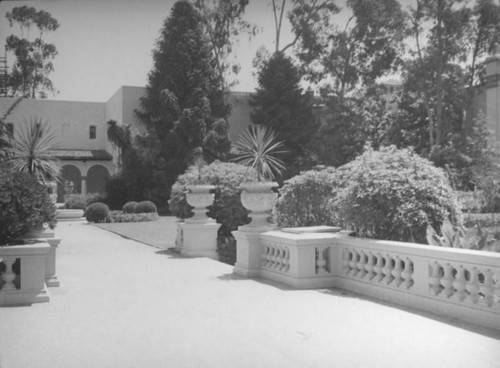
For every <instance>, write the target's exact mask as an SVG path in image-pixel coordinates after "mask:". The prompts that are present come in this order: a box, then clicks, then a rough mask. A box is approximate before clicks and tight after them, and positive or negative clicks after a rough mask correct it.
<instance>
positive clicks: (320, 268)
mask: <svg viewBox="0 0 500 368" xmlns="http://www.w3.org/2000/svg"><path fill="white" fill-rule="evenodd" d="M326 249H327V248H324V247H318V248H316V257H317V258H316V259H317V260H316V273H317V274H318V275H324V274H327V273H328V271H327V270H326V259H325V254H324V252H325V250H326Z"/></svg>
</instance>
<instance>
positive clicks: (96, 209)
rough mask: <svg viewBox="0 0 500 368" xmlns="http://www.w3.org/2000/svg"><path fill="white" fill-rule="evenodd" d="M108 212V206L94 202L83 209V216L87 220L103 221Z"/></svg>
mask: <svg viewBox="0 0 500 368" xmlns="http://www.w3.org/2000/svg"><path fill="white" fill-rule="evenodd" d="M108 213H109V207H108V206H107V205H105V204H104V203H102V202H95V203H92V204H91V205H90V206H88V207H87V208H86V209H85V218H86V219H87V221H88V222H104V221H105V220H106V216H108Z"/></svg>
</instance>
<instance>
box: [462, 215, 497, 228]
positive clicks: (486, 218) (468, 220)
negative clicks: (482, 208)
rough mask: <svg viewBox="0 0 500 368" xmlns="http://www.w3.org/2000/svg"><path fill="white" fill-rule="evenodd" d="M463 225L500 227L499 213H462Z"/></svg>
mask: <svg viewBox="0 0 500 368" xmlns="http://www.w3.org/2000/svg"><path fill="white" fill-rule="evenodd" d="M463 223H464V226H468V227H471V226H474V225H476V224H479V225H480V226H481V227H483V228H484V227H500V213H464V214H463Z"/></svg>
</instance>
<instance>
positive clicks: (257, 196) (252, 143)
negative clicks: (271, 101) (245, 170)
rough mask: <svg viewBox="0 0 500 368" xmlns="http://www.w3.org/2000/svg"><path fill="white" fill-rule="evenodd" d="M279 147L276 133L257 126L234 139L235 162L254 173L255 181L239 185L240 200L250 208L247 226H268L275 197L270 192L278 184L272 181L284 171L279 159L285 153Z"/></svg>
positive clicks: (274, 194) (279, 143) (281, 145)
mask: <svg viewBox="0 0 500 368" xmlns="http://www.w3.org/2000/svg"><path fill="white" fill-rule="evenodd" d="M282 148H283V142H281V141H278V140H277V136H276V134H275V132H274V131H273V130H272V129H270V128H267V127H264V126H260V125H259V126H250V127H249V128H248V130H247V131H245V132H244V133H243V134H242V135H241V136H240V139H239V140H238V141H237V142H236V152H237V157H236V158H235V159H234V161H235V162H237V163H239V164H242V165H245V166H247V167H249V168H253V169H255V171H256V172H257V181H247V182H243V183H242V184H241V187H242V189H243V190H242V192H241V203H242V204H243V206H245V208H247V209H249V210H250V211H252V212H251V213H250V217H251V218H252V222H251V223H250V224H249V226H252V227H261V226H269V223H268V221H267V219H268V217H269V214H270V211H271V210H272V208H273V207H274V204H275V202H276V199H277V197H278V194H277V193H274V192H273V191H272V189H273V188H275V187H277V186H278V183H276V182H274V181H273V180H274V179H275V177H276V175H281V174H282V173H283V172H284V171H285V166H284V164H283V161H281V160H280V159H279V158H278V156H279V155H280V154H283V153H285V151H284V150H283V149H282Z"/></svg>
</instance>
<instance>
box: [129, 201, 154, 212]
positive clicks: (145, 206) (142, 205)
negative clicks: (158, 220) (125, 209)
mask: <svg viewBox="0 0 500 368" xmlns="http://www.w3.org/2000/svg"><path fill="white" fill-rule="evenodd" d="M156 212H158V211H157V209H156V205H155V204H154V203H153V202H151V201H142V202H139V203H137V204H136V205H135V207H134V213H156Z"/></svg>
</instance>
